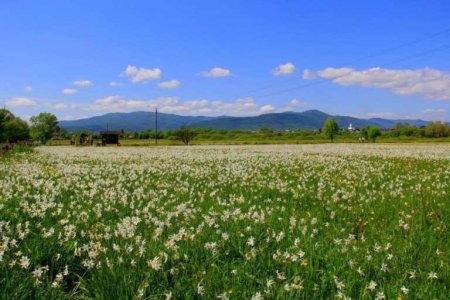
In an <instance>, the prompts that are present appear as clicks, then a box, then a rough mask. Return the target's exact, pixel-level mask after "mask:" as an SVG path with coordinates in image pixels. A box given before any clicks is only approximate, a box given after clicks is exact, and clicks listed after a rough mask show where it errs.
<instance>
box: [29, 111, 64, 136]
mask: <svg viewBox="0 0 450 300" xmlns="http://www.w3.org/2000/svg"><path fill="white" fill-rule="evenodd" d="M30 121H31V132H30V134H31V137H32V138H33V139H35V140H37V141H40V142H42V143H43V144H45V143H46V142H47V141H48V140H49V139H50V138H51V137H52V135H53V133H55V132H58V131H59V129H58V119H57V118H56V116H55V115H53V114H51V113H46V112H43V113H40V114H39V115H37V116H33V117H31V119H30Z"/></svg>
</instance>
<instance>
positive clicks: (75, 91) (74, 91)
mask: <svg viewBox="0 0 450 300" xmlns="http://www.w3.org/2000/svg"><path fill="white" fill-rule="evenodd" d="M77 92H78V91H77V90H76V89H63V90H62V93H63V94H65V95H73V94H76V93H77Z"/></svg>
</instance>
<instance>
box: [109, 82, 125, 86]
mask: <svg viewBox="0 0 450 300" xmlns="http://www.w3.org/2000/svg"><path fill="white" fill-rule="evenodd" d="M109 86H112V87H115V86H122V83H120V82H117V81H111V82H110V83H109Z"/></svg>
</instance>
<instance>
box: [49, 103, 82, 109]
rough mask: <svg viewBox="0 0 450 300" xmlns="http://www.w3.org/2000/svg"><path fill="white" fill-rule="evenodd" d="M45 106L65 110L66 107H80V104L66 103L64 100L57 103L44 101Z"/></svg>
mask: <svg viewBox="0 0 450 300" xmlns="http://www.w3.org/2000/svg"><path fill="white" fill-rule="evenodd" d="M44 106H45V107H47V108H50V109H54V110H65V109H72V110H73V109H77V108H79V105H78V104H75V103H64V102H56V103H50V102H46V103H44Z"/></svg>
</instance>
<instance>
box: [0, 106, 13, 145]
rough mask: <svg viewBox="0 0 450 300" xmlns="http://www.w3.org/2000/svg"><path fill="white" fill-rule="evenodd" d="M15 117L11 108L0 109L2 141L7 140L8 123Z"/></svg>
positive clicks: (0, 138)
mask: <svg viewBox="0 0 450 300" xmlns="http://www.w3.org/2000/svg"><path fill="white" fill-rule="evenodd" d="M13 118H14V115H13V114H12V113H11V112H10V111H9V110H7V109H0V142H5V141H7V135H6V124H7V122H9V121H10V120H11V119H13Z"/></svg>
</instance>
